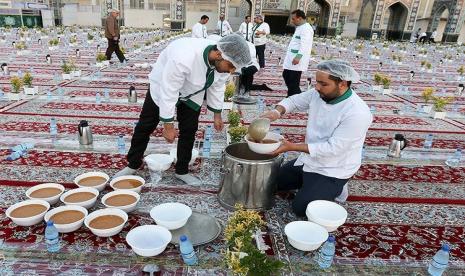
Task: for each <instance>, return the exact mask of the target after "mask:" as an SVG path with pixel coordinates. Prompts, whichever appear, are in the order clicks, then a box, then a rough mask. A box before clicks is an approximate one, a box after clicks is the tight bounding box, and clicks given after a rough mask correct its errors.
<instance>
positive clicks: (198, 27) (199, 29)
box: [192, 22, 208, 38]
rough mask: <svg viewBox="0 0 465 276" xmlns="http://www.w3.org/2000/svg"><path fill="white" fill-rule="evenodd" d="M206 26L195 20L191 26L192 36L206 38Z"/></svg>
mask: <svg viewBox="0 0 465 276" xmlns="http://www.w3.org/2000/svg"><path fill="white" fill-rule="evenodd" d="M207 36H208V34H207V26H205V25H204V24H201V23H200V22H197V23H196V24H195V25H194V26H192V37H196V38H207Z"/></svg>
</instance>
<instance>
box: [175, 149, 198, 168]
mask: <svg viewBox="0 0 465 276" xmlns="http://www.w3.org/2000/svg"><path fill="white" fill-rule="evenodd" d="M177 153H178V151H177V149H175V148H174V149H171V150H170V156H171V157H173V162H176V160H177ZM197 157H199V150H198V149H192V157H191V161H189V165H193V164H194V162H195V159H197Z"/></svg>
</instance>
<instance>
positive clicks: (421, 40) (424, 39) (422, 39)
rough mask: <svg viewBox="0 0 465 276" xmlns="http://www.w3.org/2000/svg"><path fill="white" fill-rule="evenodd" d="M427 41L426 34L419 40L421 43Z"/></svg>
mask: <svg viewBox="0 0 465 276" xmlns="http://www.w3.org/2000/svg"><path fill="white" fill-rule="evenodd" d="M425 41H426V36H422V37H420V39H419V40H418V42H419V43H423V44H424V43H425Z"/></svg>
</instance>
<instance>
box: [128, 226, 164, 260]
mask: <svg viewBox="0 0 465 276" xmlns="http://www.w3.org/2000/svg"><path fill="white" fill-rule="evenodd" d="M171 238H172V235H171V233H170V231H168V230H167V229H166V228H165V227H163V226H158V225H143V226H139V227H136V228H134V229H132V230H131V231H129V233H128V234H127V236H126V242H127V243H128V244H129V246H131V248H132V250H133V251H134V252H135V253H136V254H137V255H140V256H144V257H152V256H156V255H158V254H160V253H162V252H163V251H165V248H166V246H167V245H168V244H169V243H170V241H171Z"/></svg>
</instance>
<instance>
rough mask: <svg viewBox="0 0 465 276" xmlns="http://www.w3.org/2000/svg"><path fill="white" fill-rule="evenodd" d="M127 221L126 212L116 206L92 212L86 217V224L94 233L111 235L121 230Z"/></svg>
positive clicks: (103, 235)
mask: <svg viewBox="0 0 465 276" xmlns="http://www.w3.org/2000/svg"><path fill="white" fill-rule="evenodd" d="M127 221H128V214H126V212H124V211H122V210H120V209H116V208H106V209H100V210H97V211H94V212H92V213H90V214H89V215H88V216H87V217H86V218H85V219H84V224H85V225H86V227H87V228H89V229H90V231H92V233H94V235H96V236H99V237H110V236H114V235H116V234H118V233H119V232H121V230H123V227H124V225H125V224H126V222H127Z"/></svg>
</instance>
